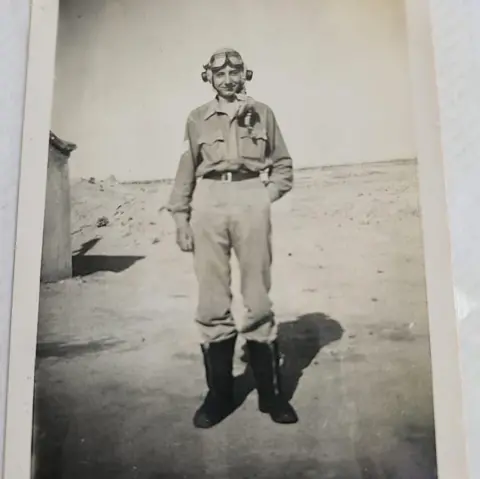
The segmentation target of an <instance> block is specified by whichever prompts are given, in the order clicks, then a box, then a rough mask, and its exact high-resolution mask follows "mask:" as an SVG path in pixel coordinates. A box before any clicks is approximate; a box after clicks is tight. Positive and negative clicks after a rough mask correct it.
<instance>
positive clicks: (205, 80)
mask: <svg viewBox="0 0 480 479" xmlns="http://www.w3.org/2000/svg"><path fill="white" fill-rule="evenodd" d="M202 80H203V81H204V82H205V83H207V81H208V75H207V72H205V71H204V72H202Z"/></svg>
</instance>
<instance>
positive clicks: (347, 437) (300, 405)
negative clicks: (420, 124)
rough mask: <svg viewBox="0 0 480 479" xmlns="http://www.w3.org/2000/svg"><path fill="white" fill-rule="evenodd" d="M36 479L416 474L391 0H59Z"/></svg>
mask: <svg viewBox="0 0 480 479" xmlns="http://www.w3.org/2000/svg"><path fill="white" fill-rule="evenodd" d="M40 282H41V287H40V306H39V314H38V337H37V352H36V368H35V398H34V440H33V444H32V456H33V458H34V461H33V467H32V469H33V471H32V473H33V477H35V478H36V479H46V478H49V479H80V478H82V479H83V478H91V479H97V478H98V479H100V478H101V479H127V478H128V479H130V478H131V479H163V478H165V479H166V478H172V479H180V478H185V479H190V478H192V479H193V478H200V479H201V478H204V479H210V478H212V479H220V478H222V479H223V478H231V479H237V478H238V479H240V478H242V479H243V478H244V479H252V478H268V479H270V478H272V479H273V478H308V479H313V478H315V479H320V478H321V479H436V478H437V472H436V469H437V468H436V453H435V425H434V416H433V394H432V377H431V360H430V341H429V318H428V312H427V298H426V287H425V271H424V257H423V240H422V227H421V204H420V202H419V192H418V178H417V153H416V145H415V138H414V128H413V113H412V94H411V85H410V81H409V52H408V45H407V31H406V21H405V12H404V1H403V0H389V1H388V2H385V1H380V0H363V1H361V2H350V1H347V0H320V1H314V0H303V1H301V2H295V3H294V2H291V1H287V0H281V1H273V0H261V1H258V0H257V1H256V2H254V1H253V0H245V1H244V2H242V3H236V2H228V1H227V2H226V1H223V2H222V1H219V0H205V1H203V2H194V1H193V0H180V1H179V0H176V1H174V0H135V1H134V0H61V1H60V11H59V21H58V34H57V50H56V66H55V83H54V102H53V105H52V124H51V132H50V149H49V158H48V172H47V185H46V202H45V216H44V231H43V246H42V269H41V277H40Z"/></svg>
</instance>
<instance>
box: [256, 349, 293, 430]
mask: <svg viewBox="0 0 480 479" xmlns="http://www.w3.org/2000/svg"><path fill="white" fill-rule="evenodd" d="M247 350H248V355H249V358H250V366H251V368H252V371H253V376H254V378H255V382H256V386H257V393H258V408H259V410H260V411H261V412H264V413H268V414H270V417H271V418H272V420H273V421H274V422H277V423H280V424H293V423H296V422H298V417H297V413H296V412H295V410H294V409H293V407H292V406H291V405H290V404H289V402H288V401H287V399H286V398H285V397H284V395H283V391H282V380H281V379H282V378H281V376H280V355H279V351H278V343H277V341H274V342H273V343H271V344H268V343H260V342H256V341H247Z"/></svg>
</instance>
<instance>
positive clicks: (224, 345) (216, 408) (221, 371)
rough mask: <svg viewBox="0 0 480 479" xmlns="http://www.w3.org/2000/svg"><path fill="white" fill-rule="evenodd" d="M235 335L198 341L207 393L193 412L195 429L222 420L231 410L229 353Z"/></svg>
mask: <svg viewBox="0 0 480 479" xmlns="http://www.w3.org/2000/svg"><path fill="white" fill-rule="evenodd" d="M235 342H236V337H235V336H234V337H232V338H230V339H227V340H224V341H219V342H213V343H209V344H202V346H201V349H202V354H203V362H204V366H205V376H206V380H207V386H208V393H207V396H206V397H205V400H204V402H203V404H202V405H201V406H200V407H199V409H198V410H197V411H196V412H195V415H194V417H193V424H194V426H195V427H196V428H200V429H208V428H210V427H213V426H215V425H216V424H218V423H219V422H221V421H223V420H224V419H225V418H226V417H227V416H228V415H230V414H231V413H232V412H233V411H234V409H235V404H234V397H233V355H234V352H235Z"/></svg>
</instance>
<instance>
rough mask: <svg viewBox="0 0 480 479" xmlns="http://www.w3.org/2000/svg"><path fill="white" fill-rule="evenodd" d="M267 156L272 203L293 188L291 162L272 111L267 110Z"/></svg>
mask: <svg viewBox="0 0 480 479" xmlns="http://www.w3.org/2000/svg"><path fill="white" fill-rule="evenodd" d="M267 135H268V156H269V157H270V161H271V170H270V178H269V184H268V189H269V191H270V197H271V199H272V201H276V200H278V199H280V198H281V197H282V196H284V195H285V194H286V193H288V192H289V191H290V190H291V189H292V187H293V162H292V158H291V156H290V153H289V152H288V148H287V146H286V144H285V141H284V139H283V135H282V132H281V131H280V127H279V125H278V122H277V120H276V118H275V115H274V113H273V111H272V110H271V109H270V108H268V109H267Z"/></svg>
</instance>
